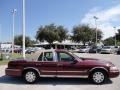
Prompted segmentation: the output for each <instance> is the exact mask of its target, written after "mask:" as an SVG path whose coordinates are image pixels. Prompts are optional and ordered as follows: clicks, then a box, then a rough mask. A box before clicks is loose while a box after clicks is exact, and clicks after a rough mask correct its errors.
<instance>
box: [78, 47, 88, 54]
mask: <svg viewBox="0 0 120 90" xmlns="http://www.w3.org/2000/svg"><path fill="white" fill-rule="evenodd" d="M89 50H90V46H82V47H80V50H79V51H78V52H79V53H88V52H89Z"/></svg>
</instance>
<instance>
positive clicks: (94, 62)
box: [81, 58, 115, 66]
mask: <svg viewBox="0 0 120 90" xmlns="http://www.w3.org/2000/svg"><path fill="white" fill-rule="evenodd" d="M81 59H82V61H83V63H84V64H86V65H100V66H103V65H105V66H115V65H114V64H113V63H111V62H109V61H106V60H101V59H95V58H81Z"/></svg>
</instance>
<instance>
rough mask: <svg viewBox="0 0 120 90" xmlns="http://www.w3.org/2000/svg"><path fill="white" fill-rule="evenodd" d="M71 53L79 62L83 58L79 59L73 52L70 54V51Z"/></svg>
mask: <svg viewBox="0 0 120 90" xmlns="http://www.w3.org/2000/svg"><path fill="white" fill-rule="evenodd" d="M69 53H70V54H71V55H73V56H74V57H75V58H76V59H78V60H79V59H81V58H82V57H79V56H78V55H76V54H75V53H73V52H70V51H69Z"/></svg>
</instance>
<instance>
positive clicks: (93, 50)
mask: <svg viewBox="0 0 120 90" xmlns="http://www.w3.org/2000/svg"><path fill="white" fill-rule="evenodd" d="M101 49H102V47H98V46H94V47H91V48H90V50H89V53H100V52H101Z"/></svg>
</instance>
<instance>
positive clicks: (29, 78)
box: [23, 70, 37, 84]
mask: <svg viewBox="0 0 120 90" xmlns="http://www.w3.org/2000/svg"><path fill="white" fill-rule="evenodd" d="M23 78H24V80H25V81H26V82H27V83H29V84H31V83H34V82H36V80H37V73H36V72H35V71H32V70H28V71H26V72H25V73H24V75H23Z"/></svg>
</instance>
